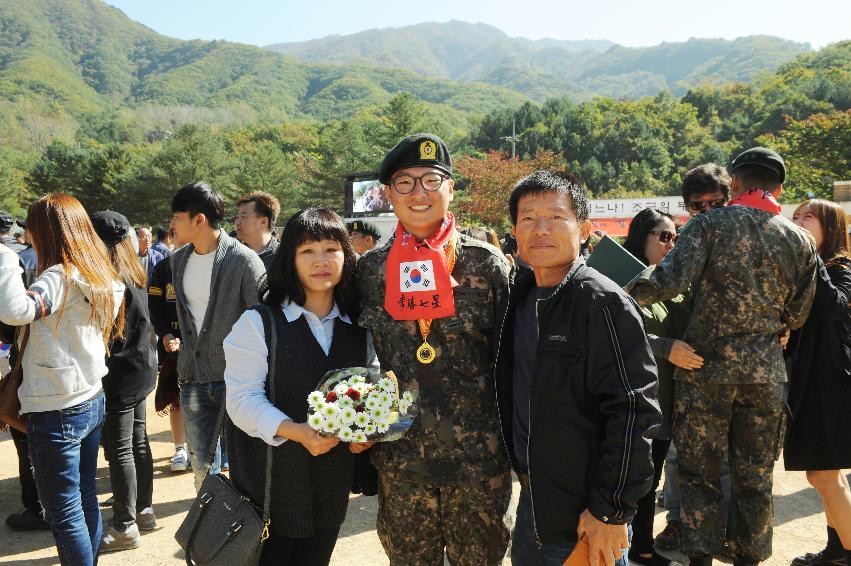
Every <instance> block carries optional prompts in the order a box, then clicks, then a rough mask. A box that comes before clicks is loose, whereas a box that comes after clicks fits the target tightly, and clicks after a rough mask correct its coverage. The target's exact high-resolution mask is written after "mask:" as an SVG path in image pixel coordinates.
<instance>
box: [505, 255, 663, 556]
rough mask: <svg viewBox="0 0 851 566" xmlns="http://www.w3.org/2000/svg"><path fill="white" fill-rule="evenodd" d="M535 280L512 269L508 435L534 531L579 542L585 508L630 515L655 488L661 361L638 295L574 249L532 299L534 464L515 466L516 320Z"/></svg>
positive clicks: (622, 518)
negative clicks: (560, 273)
mask: <svg viewBox="0 0 851 566" xmlns="http://www.w3.org/2000/svg"><path fill="white" fill-rule="evenodd" d="M534 286H535V278H534V275H533V273H532V270H531V269H528V268H519V269H515V270H514V271H513V272H512V274H511V279H510V286H509V293H508V295H507V299H506V300H505V301H504V304H503V305H502V308H501V311H500V312H501V321H502V322H501V325H500V326H499V327H498V333H499V334H498V339H497V340H496V341H495V343H496V348H497V351H496V353H495V358H494V359H495V379H496V390H497V401H498V403H499V410H500V420H501V424H502V435H503V439H504V440H505V443H506V448H507V450H508V453H509V456H510V458H511V460H512V464H513V466H514V469H515V471H519V472H528V474H529V484H530V489H531V493H532V508H533V517H534V524H535V530H536V534H537V537H538V540H539V541H540V542H541V543H549V542H574V541H576V540H577V534H576V527H577V525H578V523H579V515H580V514H581V513H582V511H583V510H585V509H586V508H587V509H589V510H590V512H591V513H592V514H593V515H594V516H595V517H596V518H597V519H598V520H600V521H603V522H605V523H609V524H624V523H627V522H628V521H630V519H631V518H632V516H633V515H634V514H635V508H636V504H637V502H638V500H639V499H641V497H642V496H644V495H645V494H646V493H647V490H649V489H650V486H651V482H652V479H653V464H652V461H651V458H650V440H651V438H652V436H653V434H654V433H655V430H656V428H657V427H658V426H659V424H660V422H661V413H660V411H659V405H658V403H657V402H656V384H657V381H656V364H655V362H654V360H653V354H652V353H651V351H650V346H649V344H648V342H647V337H646V334H645V331H644V323H643V321H642V318H641V313H640V311H639V309H638V307H637V306H636V304H635V303H634V302H633V300H632V299H631V298H630V297H629V296H628V295H627V294H626V293H625V292H624V291H623V290H621V289H620V288H619V287H618V286H617V285H616V284H615V283H613V282H612V281H611V280H610V279H608V278H607V277H604V276H603V275H601V274H600V273H599V272H597V271H596V270H594V269H593V268H590V267H588V266H587V265H585V261H584V260H583V259H582V258H578V259H577V260H576V261H575V262H574V264H573V266H572V267H571V269H570V271H569V273H568V274H567V276H566V277H565V279H564V280H563V281H562V282H561V283H560V284H559V285H558V286H557V287H556V288H555V290H554V291H553V293H552V294H551V295H550V296H549V297H547V298H544V299H541V300H539V301H538V302H537V305H536V310H537V320H538V336H539V339H538V347H537V356H536V360H535V369H534V376H533V381H532V382H533V386H532V389H533V390H532V393H531V396H530V398H531V401H530V407H529V411H530V413H529V446H528V462H529V470H519V469H518V462H517V459H516V458H515V457H514V447H513V432H512V428H513V367H514V341H513V326H514V325H513V320H514V315H515V311H516V308H517V305H518V304H519V303H520V302H521V301H523V300H524V299H525V298H526V296H527V295H528V293H529V292H530V291H531V289H532V288H533V287H534Z"/></svg>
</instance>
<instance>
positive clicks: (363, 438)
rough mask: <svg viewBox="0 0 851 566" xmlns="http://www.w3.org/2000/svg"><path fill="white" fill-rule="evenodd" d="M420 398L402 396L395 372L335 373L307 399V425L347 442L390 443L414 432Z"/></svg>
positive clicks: (356, 370)
mask: <svg viewBox="0 0 851 566" xmlns="http://www.w3.org/2000/svg"><path fill="white" fill-rule="evenodd" d="M417 400H418V399H417V396H416V395H415V393H412V392H411V391H405V392H404V393H402V394H401V395H400V394H399V384H398V381H397V380H396V376H395V375H394V374H393V372H392V371H389V372H387V373H385V374H381V373H380V372H378V371H377V370H374V369H368V368H359V367H355V368H346V369H340V370H334V371H331V372H329V373H327V374H325V376H324V377H323V379H322V385H320V386H319V389H318V390H317V391H314V392H313V393H311V394H310V395H309V396H308V397H307V402H308V405H309V406H310V409H309V410H308V414H307V424H309V425H310V427H311V428H312V429H314V430H315V431H317V432H318V433H320V434H323V435H326V436H336V437H338V438H339V439H340V440H342V441H344V442H389V441H392V440H398V439H400V438H402V436H404V434H405V433H406V432H407V431H408V429H409V428H411V425H412V424H413V423H414V419H415V418H416V416H417Z"/></svg>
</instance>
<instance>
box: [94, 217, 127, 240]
mask: <svg viewBox="0 0 851 566" xmlns="http://www.w3.org/2000/svg"><path fill="white" fill-rule="evenodd" d="M92 225H93V226H94V227H95V232H97V234H98V236H100V239H101V240H103V243H104V244H106V245H107V246H109V247H112V246H115V245H116V244H118V243H120V242H121V240H123V239H124V238H126V237H128V236H129V235H130V233H131V232H132V231H133V227H132V226H130V222H129V221H128V220H127V217H125V216H124V215H123V214H121V213H120V212H114V211H112V210H102V211H99V212H95V213H94V214H92Z"/></svg>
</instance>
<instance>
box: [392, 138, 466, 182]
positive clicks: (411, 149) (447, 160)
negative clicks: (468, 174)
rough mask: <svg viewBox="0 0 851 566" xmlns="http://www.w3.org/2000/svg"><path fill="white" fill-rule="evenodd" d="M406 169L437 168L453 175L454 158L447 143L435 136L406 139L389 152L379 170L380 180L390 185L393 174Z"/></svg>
mask: <svg viewBox="0 0 851 566" xmlns="http://www.w3.org/2000/svg"><path fill="white" fill-rule="evenodd" d="M406 167H436V168H437V169H440V170H442V171H445V172H446V173H449V174H450V175H451V174H452V157H451V156H450V155H449V148H448V147H446V142H444V141H443V140H442V139H440V138H439V137H437V136H436V135H434V134H414V135H412V136H408V137H406V138H405V139H403V140H402V141H400V142H399V143H397V144H396V146H395V147H394V148H393V149H391V150H390V151H389V152H387V155H386V156H385V157H384V161H383V162H382V163H381V169H379V170H378V180H379V181H381V182H382V183H383V184H385V185H389V184H390V177H391V176H392V175H393V173H395V172H396V171H398V170H399V169H405V168H406Z"/></svg>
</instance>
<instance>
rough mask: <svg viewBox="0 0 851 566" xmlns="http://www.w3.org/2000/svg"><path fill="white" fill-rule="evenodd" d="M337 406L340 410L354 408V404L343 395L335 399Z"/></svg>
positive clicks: (349, 398)
mask: <svg viewBox="0 0 851 566" xmlns="http://www.w3.org/2000/svg"><path fill="white" fill-rule="evenodd" d="M337 406H338V407H340V408H341V409H350V408H353V407H354V406H355V402H354V401H352V399H351V397H349V396H348V395H343V396H342V397H340V398H339V399H337Z"/></svg>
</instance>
